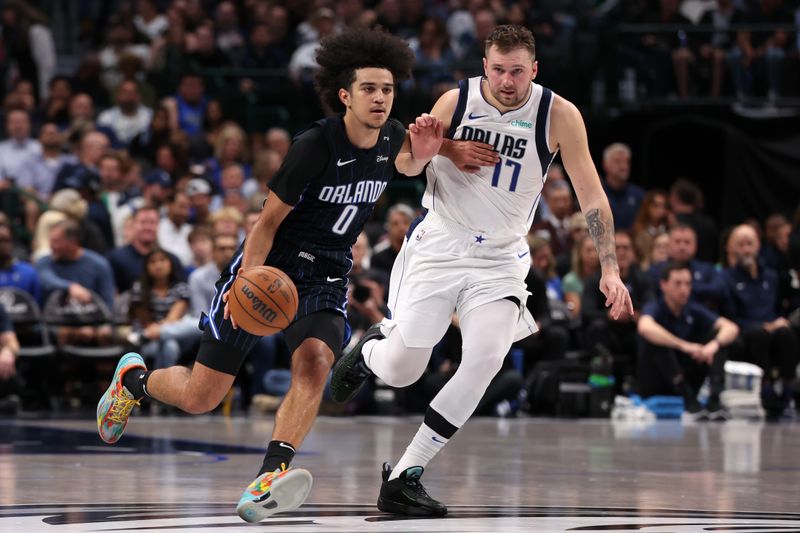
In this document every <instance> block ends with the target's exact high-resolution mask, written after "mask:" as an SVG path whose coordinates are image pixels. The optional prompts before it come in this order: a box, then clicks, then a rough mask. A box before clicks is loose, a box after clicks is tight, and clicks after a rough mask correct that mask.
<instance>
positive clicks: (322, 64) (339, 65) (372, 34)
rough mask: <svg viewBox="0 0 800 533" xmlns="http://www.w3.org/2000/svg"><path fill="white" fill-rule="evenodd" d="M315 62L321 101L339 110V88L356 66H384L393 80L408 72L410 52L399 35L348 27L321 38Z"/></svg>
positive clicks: (346, 86)
mask: <svg viewBox="0 0 800 533" xmlns="http://www.w3.org/2000/svg"><path fill="white" fill-rule="evenodd" d="M317 63H318V64H319V69H318V70H317V72H316V75H315V81H316V86H317V91H318V92H319V95H320V97H321V98H322V101H323V102H324V103H325V104H326V105H328V106H329V107H330V108H331V109H332V110H334V111H343V110H344V104H342V102H341V100H339V89H347V90H350V86H351V85H352V84H353V82H354V81H355V79H356V70H357V69H360V68H369V67H374V68H384V69H386V70H388V71H390V72H391V73H392V77H393V78H394V83H395V84H397V82H398V81H401V80H404V79H406V78H408V77H409V76H410V75H411V67H412V65H413V64H414V54H413V53H412V52H411V49H410V48H409V47H408V44H407V43H406V42H405V41H404V40H403V39H401V38H399V37H395V36H394V35H391V34H389V33H386V32H384V31H381V30H364V29H357V30H356V29H350V30H346V31H345V32H344V33H340V34H339V35H334V36H331V37H328V38H326V39H323V40H322V42H321V43H320V46H319V49H318V50H317Z"/></svg>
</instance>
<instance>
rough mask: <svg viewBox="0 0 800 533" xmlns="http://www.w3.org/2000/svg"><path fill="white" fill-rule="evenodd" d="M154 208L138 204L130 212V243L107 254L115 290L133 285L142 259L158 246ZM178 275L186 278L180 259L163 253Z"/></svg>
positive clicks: (142, 265) (140, 267)
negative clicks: (167, 256) (137, 206)
mask: <svg viewBox="0 0 800 533" xmlns="http://www.w3.org/2000/svg"><path fill="white" fill-rule="evenodd" d="M159 218H160V217H159V213H158V209H156V208H155V207H142V208H140V209H138V210H137V211H136V212H135V213H134V214H133V224H132V226H131V242H130V244H128V245H126V246H120V247H119V248H114V249H113V250H111V251H110V252H109V253H108V261H109V262H110V263H111V269H112V270H113V271H114V281H115V283H116V286H117V290H118V291H119V292H125V291H128V290H130V288H131V287H133V284H134V282H135V281H136V280H137V279H139V277H140V276H141V275H142V272H143V271H144V258H145V257H146V256H147V254H149V253H150V252H152V251H153V250H155V249H156V248H158V238H157V231H158V221H159ZM167 255H169V257H170V260H171V261H172V264H173V266H174V267H175V268H174V270H175V272H176V274H177V275H178V278H179V279H181V280H183V279H186V277H185V274H184V271H183V266H182V265H181V262H180V260H179V259H178V258H177V257H175V256H174V255H172V254H171V253H169V252H167Z"/></svg>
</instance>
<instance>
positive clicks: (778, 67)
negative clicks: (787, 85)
mask: <svg viewBox="0 0 800 533" xmlns="http://www.w3.org/2000/svg"><path fill="white" fill-rule="evenodd" d="M734 22H735V23H736V24H745V25H784V26H787V27H791V26H792V25H793V24H794V17H793V16H792V12H791V11H790V10H789V9H788V8H787V7H786V6H785V5H784V2H783V0H759V1H758V2H757V3H754V5H753V6H752V7H751V8H750V9H748V10H747V11H746V12H745V13H744V14H743V15H742V16H741V18H740V19H736V20H734ZM789 42H790V33H789V32H787V31H786V30H785V29H777V30H775V29H756V30H747V29H744V30H739V31H738V32H737V35H736V46H735V47H734V48H733V49H732V50H731V52H730V56H729V60H730V67H731V73H732V75H733V81H734V84H735V85H736V95H737V96H738V97H739V99H743V98H745V97H750V96H753V95H754V94H753V89H754V87H753V83H754V80H759V79H762V80H765V81H766V85H767V98H768V99H769V100H770V101H773V102H774V101H775V100H776V99H778V98H779V97H780V96H781V85H782V83H783V63H784V60H785V57H786V51H787V48H788V45H789Z"/></svg>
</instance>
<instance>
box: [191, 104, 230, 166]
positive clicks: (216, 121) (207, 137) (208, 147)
mask: <svg viewBox="0 0 800 533" xmlns="http://www.w3.org/2000/svg"><path fill="white" fill-rule="evenodd" d="M229 122H230V121H229V120H226V118H225V114H224V113H223V109H222V104H221V103H220V102H219V100H209V101H208V105H207V106H206V111H205V113H204V114H203V131H202V132H201V133H200V134H198V135H194V136H192V137H191V138H190V139H189V157H190V159H191V160H192V161H205V160H206V159H209V158H211V157H214V146H215V145H216V143H217V139H218V138H219V134H220V133H221V132H222V130H223V128H224V127H225V126H226V125H227V124H228V123H229Z"/></svg>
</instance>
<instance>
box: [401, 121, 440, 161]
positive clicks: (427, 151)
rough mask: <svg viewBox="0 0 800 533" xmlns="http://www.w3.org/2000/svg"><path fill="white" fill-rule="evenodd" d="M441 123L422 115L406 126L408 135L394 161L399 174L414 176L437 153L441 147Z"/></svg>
mask: <svg viewBox="0 0 800 533" xmlns="http://www.w3.org/2000/svg"><path fill="white" fill-rule="evenodd" d="M442 135H443V128H442V121H441V120H439V119H438V118H436V117H435V116H433V115H429V114H428V113H423V114H422V115H420V116H418V117H417V119H416V120H415V121H414V122H413V123H412V124H409V125H408V135H406V139H405V141H404V142H403V147H402V148H401V149H400V154H399V155H398V156H397V159H396V160H395V167H396V168H397V170H398V171H399V172H400V173H401V174H405V175H406V176H416V175H417V174H419V173H420V172H422V169H423V168H425V165H427V164H428V162H429V161H430V160H431V159H432V158H433V156H435V155H436V154H437V153H438V152H439V148H440V147H441V146H442Z"/></svg>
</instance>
